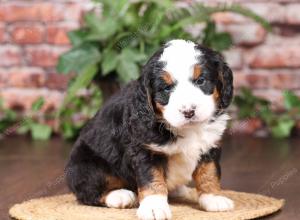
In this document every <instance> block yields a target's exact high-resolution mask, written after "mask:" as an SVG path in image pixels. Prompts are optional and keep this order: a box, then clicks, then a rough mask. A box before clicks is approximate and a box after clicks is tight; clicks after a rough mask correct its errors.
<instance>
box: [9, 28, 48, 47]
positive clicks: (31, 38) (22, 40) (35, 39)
mask: <svg viewBox="0 0 300 220" xmlns="http://www.w3.org/2000/svg"><path fill="white" fill-rule="evenodd" d="M11 36H12V40H13V41H14V42H15V43H19V44H37V43H42V42H43V39H44V28H43V27H42V26H41V25H32V24H22V25H20V24H18V25H14V26H13V27H12V28H11Z"/></svg>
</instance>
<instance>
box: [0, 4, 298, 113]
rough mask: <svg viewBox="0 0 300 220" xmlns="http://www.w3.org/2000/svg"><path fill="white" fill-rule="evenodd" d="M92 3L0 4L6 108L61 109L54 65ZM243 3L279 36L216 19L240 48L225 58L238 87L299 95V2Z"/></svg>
mask: <svg viewBox="0 0 300 220" xmlns="http://www.w3.org/2000/svg"><path fill="white" fill-rule="evenodd" d="M88 2H89V1H88V0H50V1H42V0H35V1H27V0H9V1H8V0H0V96H2V97H3V99H4V101H5V104H6V105H7V106H10V107H12V108H18V109H28V108H30V106H31V103H32V102H33V101H34V100H35V99H36V98H37V97H38V96H44V97H47V99H46V101H47V108H51V109H52V108H56V107H57V106H58V105H59V104H60V102H61V101H62V99H63V92H64V90H65V88H66V86H67V81H68V78H67V77H66V76H63V75H59V74H57V73H56V70H55V64H56V61H57V58H58V56H59V54H61V53H62V52H64V51H66V50H67V49H68V48H69V42H68V39H67V37H66V32H67V31H68V30H71V29H73V28H76V27H78V26H79V25H80V18H81V14H82V13H83V12H84V10H85V9H86V8H87V6H88V4H87V3H88ZM185 2H190V1H185ZM205 2H207V3H208V4H212V2H213V3H216V2H222V3H223V2H225V1H221V0H219V1H217V0H214V1H211V0H210V1H208V0H206V1H205ZM226 2H228V1H226ZM231 2H233V1H231ZM238 2H240V3H241V4H243V5H245V6H246V7H248V8H250V9H252V10H253V11H255V12H256V13H258V14H260V15H262V16H263V17H265V18H267V19H268V20H269V21H270V22H271V23H272V25H273V27H274V32H273V33H271V34H270V33H269V34H268V33H266V31H265V30H264V29H263V28H261V27H260V26H259V25H257V24H255V23H253V22H251V21H249V20H248V19H245V18H243V17H241V16H239V15H234V14H231V13H220V14H216V15H215V16H214V19H215V20H216V21H217V23H218V28H219V29H220V30H226V31H229V32H230V33H232V34H233V39H234V43H235V45H234V46H233V47H232V48H231V49H230V50H229V51H227V52H225V55H226V57H227V60H228V62H229V64H230V65H231V66H232V68H233V69H234V72H235V86H236V88H237V89H238V88H240V87H241V86H248V87H251V88H253V89H254V91H255V93H256V94H258V95H262V96H264V97H267V98H268V99H270V100H272V101H274V103H280V101H281V91H282V90H283V89H293V90H295V91H297V92H298V93H299V91H300V13H299V12H300V2H299V1H297V0H273V1H267V0H261V1H259V0H239V1H238ZM299 94H300V93H299Z"/></svg>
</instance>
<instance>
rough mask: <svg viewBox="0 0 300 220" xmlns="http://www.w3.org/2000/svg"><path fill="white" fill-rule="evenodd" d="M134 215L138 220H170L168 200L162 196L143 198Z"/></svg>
mask: <svg viewBox="0 0 300 220" xmlns="http://www.w3.org/2000/svg"><path fill="white" fill-rule="evenodd" d="M136 214H137V216H138V218H139V219H140V220H154V219H155V220H165V219H171V218H172V214H171V209H170V207H169V204H168V198H167V196H163V195H151V196H147V197H145V198H144V199H143V200H142V201H141V202H140V207H139V208H138V210H137V213H136Z"/></svg>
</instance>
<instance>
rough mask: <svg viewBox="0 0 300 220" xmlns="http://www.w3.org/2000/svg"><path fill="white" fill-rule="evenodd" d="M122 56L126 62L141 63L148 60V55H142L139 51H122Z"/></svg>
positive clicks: (127, 49) (128, 49) (126, 49)
mask: <svg viewBox="0 0 300 220" xmlns="http://www.w3.org/2000/svg"><path fill="white" fill-rule="evenodd" d="M121 56H122V57H123V59H124V60H128V61H134V62H141V61H145V60H146V59H147V56H146V54H143V53H140V52H139V51H137V50H134V49H130V48H125V49H124V50H123V51H122V54H121Z"/></svg>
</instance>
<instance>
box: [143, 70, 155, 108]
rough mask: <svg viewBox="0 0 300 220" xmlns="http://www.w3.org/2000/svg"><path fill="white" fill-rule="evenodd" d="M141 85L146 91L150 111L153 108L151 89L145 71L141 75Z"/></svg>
mask: <svg viewBox="0 0 300 220" xmlns="http://www.w3.org/2000/svg"><path fill="white" fill-rule="evenodd" d="M143 86H144V88H145V91H146V98H147V104H148V106H149V107H150V109H151V110H152V111H154V110H153V103H152V90H151V80H150V77H149V74H147V73H145V74H144V75H143Z"/></svg>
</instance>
